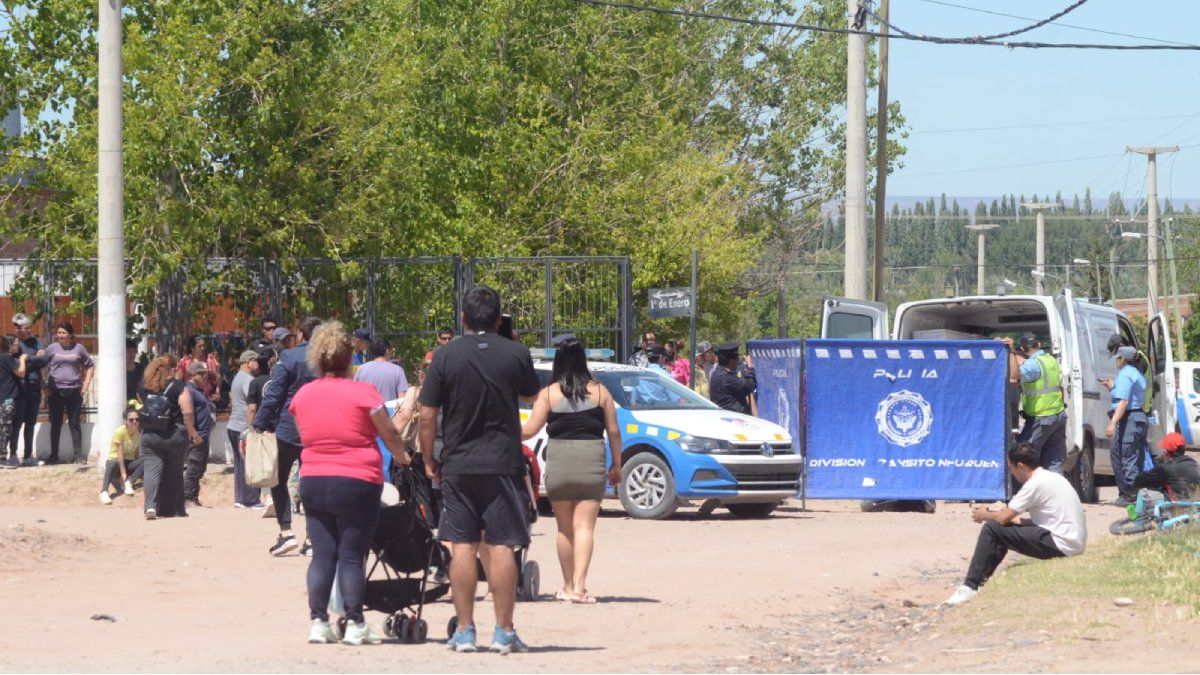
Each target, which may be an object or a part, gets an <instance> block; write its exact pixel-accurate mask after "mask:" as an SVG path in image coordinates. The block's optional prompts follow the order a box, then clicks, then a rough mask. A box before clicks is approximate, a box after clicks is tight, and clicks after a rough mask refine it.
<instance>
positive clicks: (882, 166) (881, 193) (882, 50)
mask: <svg viewBox="0 0 1200 675" xmlns="http://www.w3.org/2000/svg"><path fill="white" fill-rule="evenodd" d="M879 16H880V18H882V19H883V20H884V21H887V20H888V0H882V2H880V3H879ZM879 32H880V33H881V34H882V35H883V37H881V38H879V99H878V101H879V102H878V105H877V108H878V111H877V112H876V114H875V117H876V123H875V259H874V263H875V283H874V284H873V285H872V291H873V293H874V297H875V302H883V263H884V259H885V256H886V254H885V252H884V241H885V238H886V234H887V232H886V229H887V228H886V225H887V221H886V220H885V218H886V216H887V164H888V152H887V125H888V38H887V34H888V25H887V24H886V23H883V24H881V25H880V26H879ZM780 337H783V336H780Z"/></svg>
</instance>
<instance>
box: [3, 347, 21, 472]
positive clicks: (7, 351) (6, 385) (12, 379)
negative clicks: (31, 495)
mask: <svg viewBox="0 0 1200 675" xmlns="http://www.w3.org/2000/svg"><path fill="white" fill-rule="evenodd" d="M27 358H28V356H27V355H26V354H25V353H23V352H22V351H21V343H20V342H17V339H16V338H14V337H10V336H8V335H0V457H3V455H4V452H5V451H6V450H7V449H8V440H9V438H10V437H11V436H12V430H13V417H14V416H15V415H16V410H17V405H16V401H17V397H18V396H19V395H20V394H21V381H22V380H23V379H24V378H25V361H26V359H27ZM19 465H20V464H19V462H18V461H17V451H16V446H15V445H14V446H13V451H12V457H11V458H10V459H9V461H8V462H7V463H4V464H0V466H4V467H5V468H9V469H15V468H17V466H19Z"/></svg>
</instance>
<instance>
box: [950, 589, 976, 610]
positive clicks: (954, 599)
mask: <svg viewBox="0 0 1200 675" xmlns="http://www.w3.org/2000/svg"><path fill="white" fill-rule="evenodd" d="M977 595H979V591H977V590H975V589H974V588H971V587H970V586H966V585H963V586H959V587H958V588H957V589H955V591H954V595H951V596H950V597H949V598H947V599H946V601H945V602H943V603H942V604H943V605H948V606H950V607H957V606H959V605H961V604H963V603H964V602H967V601H968V600H970V599H971V598H974V597H975V596H977Z"/></svg>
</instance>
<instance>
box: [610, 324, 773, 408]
mask: <svg viewBox="0 0 1200 675" xmlns="http://www.w3.org/2000/svg"><path fill="white" fill-rule="evenodd" d="M738 351H739V344H738V343H737V342H724V343H721V344H717V345H714V344H713V343H711V342H707V341H705V342H697V343H696V368H695V379H696V381H695V387H693V388H694V390H695V391H696V392H697V393H698V394H700V395H701V396H705V397H707V398H708V399H709V400H711V401H712V402H713V403H715V404H717V405H718V406H720V407H721V408H724V409H726V410H729V411H732V412H738V413H743V414H748V415H755V414H757V409H756V405H755V400H754V394H755V392H756V391H757V389H758V382H757V380H756V379H755V375H754V360H753V359H752V358H751V357H750V355H748V354H747V355H746V356H741V355H740V354H739V353H738ZM686 353H687V351H686V347H685V345H684V343H683V342H682V341H680V340H666V341H664V342H662V343H659V341H658V334H657V333H655V332H654V331H645V332H643V333H642V336H641V342H640V344H639V345H638V348H637V349H636V350H634V352H633V354H632V355H630V357H629V360H628V361H627V363H628V364H629V365H631V366H634V367H637V368H645V369H647V370H651V371H655V372H657V373H659V374H661V375H663V376H666V377H670V378H671V379H673V380H675V381H676V382H678V383H680V384H682V385H684V386H692V377H693V369H692V363H691V361H690V360H688V358H687V357H686V356H685V354H686Z"/></svg>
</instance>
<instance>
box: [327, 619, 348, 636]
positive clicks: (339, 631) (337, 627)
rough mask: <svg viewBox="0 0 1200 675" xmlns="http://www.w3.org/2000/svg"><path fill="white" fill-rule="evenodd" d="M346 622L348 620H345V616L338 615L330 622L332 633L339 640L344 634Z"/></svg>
mask: <svg viewBox="0 0 1200 675" xmlns="http://www.w3.org/2000/svg"><path fill="white" fill-rule="evenodd" d="M348 623H349V622H348V621H346V617H344V616H339V617H338V620H337V621H334V622H333V623H332V624H330V628H332V629H333V634H334V635H336V636H337V639H339V640H341V639H342V637H343V636H345V635H346V625H347V624H348Z"/></svg>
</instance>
